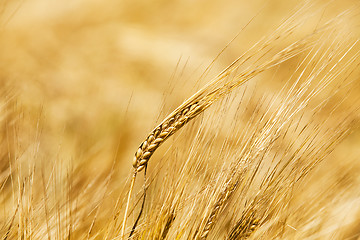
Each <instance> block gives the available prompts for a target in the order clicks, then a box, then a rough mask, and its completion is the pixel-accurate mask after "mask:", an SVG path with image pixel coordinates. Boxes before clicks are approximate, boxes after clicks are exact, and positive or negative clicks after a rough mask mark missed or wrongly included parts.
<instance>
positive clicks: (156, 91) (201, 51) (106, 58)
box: [0, 0, 360, 236]
mask: <svg viewBox="0 0 360 240" xmlns="http://www.w3.org/2000/svg"><path fill="white" fill-rule="evenodd" d="M328 2H329V1H313V2H312V4H313V6H312V7H311V8H310V10H311V11H312V13H313V15H312V16H314V17H313V18H311V19H310V20H309V21H308V22H306V23H304V26H302V28H301V31H303V33H307V32H311V30H312V29H315V28H316V26H317V25H318V24H320V23H323V22H325V21H326V20H327V19H329V18H331V17H332V16H335V15H337V14H339V13H340V12H342V11H344V10H346V9H350V8H353V9H356V8H358V7H359V5H358V1H357V0H352V1H351V0H343V1H331V4H330V3H329V6H327V7H322V8H319V9H317V6H320V5H321V6H324V4H328ZM302 5H305V2H302V1H291V0H271V1H270V0H269V1H265V0H252V1H242V0H241V1H238V0H199V1H191V0H179V1H165V0H152V1H147V0H132V1H128V0H107V1H101V0H71V1H70V0H65V1H56V0H27V1H18V0H4V1H1V3H0V49H1V50H0V85H1V90H0V91H1V95H2V100H1V101H2V104H1V107H2V117H1V120H2V123H1V124H2V127H1V128H2V143H1V144H2V145H1V148H2V151H1V160H0V161H1V163H0V170H1V172H0V174H1V175H0V186H1V188H0V190H1V195H2V197H1V202H0V212H2V214H1V213H0V215H2V216H6V217H5V219H4V218H3V217H0V224H1V225H0V227H3V226H8V223H9V222H11V221H10V220H11V217H12V216H13V215H14V214H13V213H14V212H15V211H16V208H17V206H18V205H17V204H16V200H14V199H13V198H14V197H13V196H16V195H17V194H18V193H14V191H11V189H17V188H18V185H19V186H20V187H19V188H21V184H19V183H16V181H17V180H16V178H15V177H14V180H12V181H10V177H9V176H10V175H9V173H11V172H14V171H15V170H14V168H15V169H17V168H21V169H17V170H19V172H20V173H21V174H19V175H16V176H17V177H18V180H19V182H21V179H23V178H24V179H26V181H28V180H29V179H31V177H32V176H33V177H34V179H35V180H36V179H37V178H38V179H39V182H45V184H48V185H51V184H50V183H49V182H47V183H46V181H44V179H45V180H46V179H51V178H50V176H52V175H54V174H55V173H56V172H58V177H57V178H56V179H55V180H54V182H57V181H58V182H59V183H60V184H61V182H62V181H69V182H72V187H73V189H74V191H73V194H74V196H76V195H81V194H82V195H81V196H83V195H84V196H87V197H84V198H83V199H84V201H83V202H81V201H79V202H78V203H77V204H78V206H77V207H78V208H79V209H81V208H83V209H84V210H83V213H81V211H79V212H80V213H78V214H79V215H81V214H83V215H84V219H85V218H86V217H85V216H93V215H95V214H96V210H97V208H96V206H97V205H96V204H97V203H98V202H99V201H100V200H99V199H105V200H104V201H105V202H106V203H107V204H108V206H114V207H115V206H116V204H118V203H117V197H118V196H122V195H121V194H123V193H124V191H125V190H124V189H126V188H125V187H124V186H125V183H126V181H128V178H129V176H130V172H131V162H132V158H133V153H134V152H135V150H136V149H137V147H138V144H140V143H141V141H142V140H143V139H144V137H146V134H147V133H148V132H149V131H150V130H152V128H153V127H155V126H156V124H158V123H159V122H160V121H161V118H163V117H164V116H166V115H167V114H168V113H170V112H171V110H172V109H174V108H175V107H176V106H177V105H179V104H180V103H181V102H182V101H183V100H185V99H186V98H187V97H189V96H191V95H192V94H193V93H195V92H196V90H198V89H199V88H200V87H201V86H203V85H204V83H206V82H207V81H209V80H210V79H211V78H212V77H214V76H216V74H217V73H219V72H220V71H221V69H223V68H224V67H226V66H227V65H228V64H230V63H231V62H232V61H233V60H234V59H236V57H238V56H239V55H240V54H242V53H243V52H244V51H246V50H247V49H248V48H249V47H250V46H251V45H253V44H254V43H255V42H256V41H258V40H259V39H260V38H261V37H262V36H264V35H268V34H271V32H272V31H273V30H274V29H275V28H276V27H277V26H278V25H279V24H280V23H281V21H282V19H285V18H286V17H288V16H291V14H292V13H294V12H295V10H296V9H297V8H298V7H299V6H302ZM358 20H359V17H358V16H353V17H351V18H350V17H349V19H348V21H347V22H346V25H344V28H348V29H353V30H351V31H352V33H353V34H354V37H359V36H360V31H359V26H358V23H359V21H358ZM238 33H239V35H238V37H237V38H236V40H235V41H234V42H232V43H231V44H230V46H229V48H228V49H227V50H226V51H225V52H224V53H223V54H222V55H221V56H220V57H219V58H218V59H217V60H216V61H215V63H214V65H213V67H212V68H211V71H210V73H209V74H208V75H206V76H205V77H203V78H201V75H202V73H203V72H204V71H205V69H206V67H207V66H208V65H209V64H210V63H211V61H212V60H213V59H214V58H215V57H216V56H217V55H218V54H219V52H220V51H221V50H222V49H223V48H224V47H225V46H226V45H227V44H228V43H229V42H230V40H231V39H233V38H234V37H235V36H236V35H237V34H238ZM299 34H301V33H299ZM294 38H296V36H295V37H294ZM291 66H292V65H291V63H289V65H287V66H286V67H284V69H283V70H284V71H291ZM263 82H264V85H263V86H261V88H263V89H267V91H272V88H273V87H274V86H278V85H279V84H281V82H276V79H272V82H271V83H270V82H269V83H266V81H263ZM274 89H276V88H275V87H274ZM274 91H275V90H274ZM359 93H360V92H359V91H355V93H353V94H354V96H356V95H357V94H359ZM352 103H355V104H356V103H357V102H356V101H352V98H351V97H350V98H349V100H348V104H349V105H351V104H352ZM359 143H360V134H359V131H358V130H356V131H354V132H353V133H352V134H351V135H350V136H349V137H348V138H346V139H345V141H344V142H343V143H342V144H341V145H340V146H339V148H338V150H337V151H336V152H335V153H334V154H333V155H332V158H333V159H334V160H333V164H339V169H350V168H351V169H352V171H353V172H357V170H358V169H360V163H359V162H358V156H359V154H360V148H359ZM159 151H164V152H165V150H159ZM159 156H160V155H159ZM29 159H33V160H34V161H29ZM15 162H20V164H19V165H18V164H17V163H16V164H15ZM12 164H13V165H12ZM20 166H21V167H20ZM12 167H13V168H12ZM29 169H31V170H29ZM54 169H57V170H54ZM59 169H60V170H59ZM33 170H34V171H35V172H36V173H39V174H31V172H32V171H33ZM69 172H70V173H71V174H69ZM40 173H41V174H40ZM110 173H111V174H112V175H111V177H112V180H111V181H110V183H109V185H107V187H108V188H107V190H106V191H103V188H102V187H99V186H96V187H95V186H94V183H96V182H105V183H107V182H106V180H107V178H108V176H109V174H110ZM69 175H70V177H69ZM41 176H42V177H41ZM41 179H43V181H41ZM35 180H34V181H35ZM359 181H360V179H359V177H357V176H355V175H351V177H350V176H349V179H347V180H346V181H345V182H346V183H347V184H350V185H354V184H357V183H359ZM26 184H29V186H30V185H31V184H32V183H31V181H29V182H27V183H26ZM26 184H25V185H26ZM55 185H56V184H54V186H55ZM64 185H66V184H64ZM104 186H105V185H104ZM26 189H29V188H26V187H25V190H24V191H25V192H26V191H27V190H26ZM109 189H110V190H109ZM34 191H35V190H34ZM56 191H57V190H56V189H55V190H54V192H56ZM58 191H59V193H58V194H59V196H62V195H61V194H62V191H61V190H59V189H58ZM35 192H37V191H35ZM39 192H41V191H40V190H39ZM39 194H40V193H39ZM34 195H35V196H36V193H34ZM50 195H51V194H50ZM55 195H56V194H55ZM55 195H51V196H48V197H49V200H48V201H49V208H51V207H50V206H56V204H57V203H56V198H57V197H56V196H55ZM355 195H356V194H355ZM59 196H58V197H59ZM74 196H70V197H74ZM357 196H358V197H360V195H359V192H358V194H357ZM62 197H64V198H67V197H69V196H62ZM30 198H31V197H29V199H30ZM11 199H13V200H11ZM33 199H36V197H33ZM89 199H90V200H89ZM91 199H92V200H91ZM352 200H353V201H357V202H359V200H358V199H356V198H355V199H352ZM31 201H32V200H28V201H26V202H27V203H30V202H31ZM34 201H35V200H34ZM86 201H87V203H86V204H90V205H91V207H88V208H86V207H83V205H84V204H85V202H86ZM40 202H41V201H40ZM88 209H94V211H93V212H91V211H89V210H88ZM49 211H50V210H49ZM104 211H105V212H106V211H107V212H111V211H112V208H111V207H109V208H107V209H106V210H104ZM28 214H30V213H29V212H28ZM34 215H36V214H34ZM39 218H40V215H39ZM80 218H81V217H79V219H80ZM86 221H87V220H84V222H86ZM34 222H36V221H35V220H34ZM90 223H91V221H90V220H89V221H88V222H86V224H85V223H84V224H83V226H84V229H85V228H86V229H88V226H89V225H90ZM20 225H21V224H20ZM80 226H81V225H80ZM95 227H98V228H101V224H100V225H97V226H95ZM5 228H6V227H5ZM77 229H78V231H79V232H81V227H79V228H77ZM64 231H65V230H64ZM75 234H76V233H75ZM75 236H76V235H75Z"/></svg>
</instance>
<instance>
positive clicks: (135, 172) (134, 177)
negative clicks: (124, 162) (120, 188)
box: [121, 170, 137, 239]
mask: <svg viewBox="0 0 360 240" xmlns="http://www.w3.org/2000/svg"><path fill="white" fill-rule="evenodd" d="M136 174H137V171H136V170H135V171H134V175H133V177H132V179H131V184H130V189H129V194H128V198H127V201H126V207H125V213H124V221H123V226H122V229H121V239H124V236H125V227H126V220H127V215H128V211H129V206H130V199H131V193H132V190H133V189H134V184H135V179H136Z"/></svg>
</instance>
